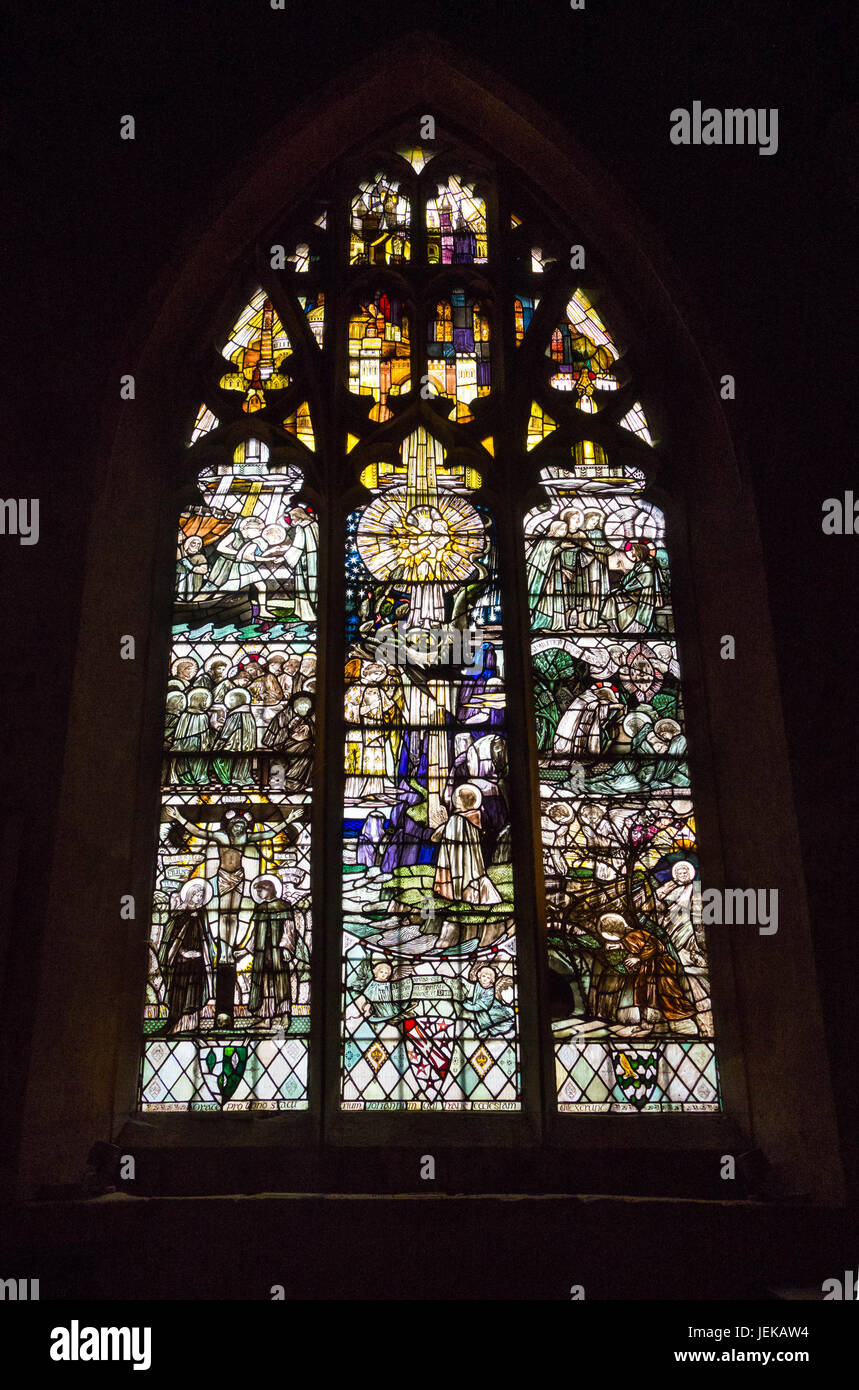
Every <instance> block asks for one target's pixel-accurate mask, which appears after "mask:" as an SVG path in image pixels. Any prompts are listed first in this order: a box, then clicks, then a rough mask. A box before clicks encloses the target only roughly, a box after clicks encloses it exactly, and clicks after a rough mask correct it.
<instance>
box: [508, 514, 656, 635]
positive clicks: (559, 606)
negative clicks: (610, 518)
mask: <svg viewBox="0 0 859 1390" xmlns="http://www.w3.org/2000/svg"><path fill="white" fill-rule="evenodd" d="M605 527H606V518H605V516H604V514H603V512H602V511H601V510H600V509H598V508H596V507H594V508H583V507H575V506H568V507H563V508H562V509H561V511H560V514H559V515H555V514H554V512H552V513H550V514H549V518H547V522H546V524H545V526H543V527H541V528H540V532H539V534H538V535H537V536H536V537H532V538H531V539H530V540H529V542H528V547H527V563H528V598H529V603H530V609H531V627H532V630H534V631H541V630H543V629H549V630H550V631H553V632H572V631H577V630H580V631H595V630H597V631H602V632H648V631H650V630H652V629H653V628H658V629H661V630H663V631H668V630H670V627H671V586H670V578H669V570H668V552H667V551H666V550H665V548H664V545H663V544H662V543H661V541H656V540H646V539H644V538H636V539H617V540H613V539H609V538H608V537H607V535H606V529H605Z"/></svg>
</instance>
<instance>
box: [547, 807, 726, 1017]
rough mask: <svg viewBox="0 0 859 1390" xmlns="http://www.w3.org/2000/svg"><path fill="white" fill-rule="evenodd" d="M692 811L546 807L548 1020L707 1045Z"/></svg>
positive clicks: (707, 1010)
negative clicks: (556, 983)
mask: <svg viewBox="0 0 859 1390" xmlns="http://www.w3.org/2000/svg"><path fill="white" fill-rule="evenodd" d="M690 838H691V827H690V822H689V810H688V803H671V802H667V803H665V804H664V805H663V806H662V807H659V806H654V805H650V806H646V805H644V804H641V805H638V806H635V807H632V806H630V805H628V804H618V803H615V804H613V805H612V804H610V803H606V802H601V801H586V800H581V799H575V800H573V799H571V800H566V799H560V798H554V799H549V800H547V801H546V802H545V803H544V807H543V846H544V862H545V866H546V890H547V902H548V906H549V919H550V943H551V949H552V966H553V969H554V970H555V971H557V972H558V973H559V974H560V975H561V976H562V977H564V978H565V979H566V982H567V986H568V989H569V991H570V992H567V991H563V990H562V991H556V994H555V1001H556V1007H555V1010H554V1012H555V1015H556V1017H560V1018H565V1017H569V1016H571V1015H572V1014H577V1015H578V1016H579V1017H581V1016H584V1017H585V1018H586V1019H589V1020H591V1023H590V1025H587V1024H586V1025H585V1031H589V1029H590V1030H593V1029H596V1030H597V1031H600V1030H606V1029H607V1030H608V1031H609V1032H611V1033H613V1034H616V1035H618V1036H629V1037H632V1036H636V1037H641V1036H647V1035H649V1034H650V1033H653V1032H656V1033H660V1032H661V1033H663V1034H672V1035H674V1034H681V1035H682V1034H689V1033H692V1034H703V1035H705V1036H708V1035H710V1034H711V1033H712V1019H711V1016H710V1005H709V997H708V996H709V988H708V985H707V979H706V971H705V968H704V967H705V959H704V942H703V935H702V930H701V925H700V917H701V914H700V885H699V881H698V867H697V856H696V855H695V853H694V850H693V849H690V848H688V847H684V848H676V847H675V846H676V845H677V842H678V840H682V841H683V842H684V846H688V844H689V841H690Z"/></svg>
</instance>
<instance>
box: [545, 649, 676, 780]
mask: <svg viewBox="0 0 859 1390" xmlns="http://www.w3.org/2000/svg"><path fill="white" fill-rule="evenodd" d="M564 640H565V639H560V638H558V639H554V643H553V642H552V641H551V640H550V639H541V640H539V641H538V642H537V643H535V648H534V703H535V712H536V718H537V743H538V748H539V750H540V753H541V754H542V755H543V756H544V758H545V760H546V766H548V765H549V759H551V761H552V763H553V764H555V765H556V767H557V768H559V769H562V768H567V767H569V766H571V765H572V764H573V763H576V764H581V765H583V775H584V784H583V789H584V790H587V791H588V792H589V793H591V794H594V795H605V796H613V795H619V794H622V793H627V792H641V791H647V790H649V791H657V790H664V789H667V788H671V787H677V788H681V787H688V785H689V775H688V771H687V769H686V764H685V754H686V736H685V734H684V733H683V729H682V726H681V723H680V718H681V701H680V687H679V679H678V676H679V670H678V666H677V660H676V655H675V652H674V647H673V644H672V643H669V642H652V643H649V644H646V643H644V642H642V641H634V642H626V643H618V642H617V641H616V640H613V639H596V638H592V639H589V640H588V645H585V642H576V641H574V640H573V641H567V644H566V645H561V644H562V642H563V641H564Z"/></svg>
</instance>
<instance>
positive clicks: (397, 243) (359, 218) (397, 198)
mask: <svg viewBox="0 0 859 1390" xmlns="http://www.w3.org/2000/svg"><path fill="white" fill-rule="evenodd" d="M410 222H411V218H410V212H409V200H408V198H407V197H406V195H405V193H404V192H403V191H402V190H401V188H400V184H399V181H398V180H397V179H395V178H392V177H390V176H389V175H387V174H377V175H376V177H375V179H373V180H372V181H371V182H366V183H362V184H361V187H360V188H359V190H358V192H357V193H356V194H355V197H354V198H353V199H352V219H351V228H352V236H351V249H350V254H349V260H350V263H351V264H352V265H401V264H402V263H403V262H404V261H407V260H408V259H409V257H410V256H411V240H410V238H411V230H410Z"/></svg>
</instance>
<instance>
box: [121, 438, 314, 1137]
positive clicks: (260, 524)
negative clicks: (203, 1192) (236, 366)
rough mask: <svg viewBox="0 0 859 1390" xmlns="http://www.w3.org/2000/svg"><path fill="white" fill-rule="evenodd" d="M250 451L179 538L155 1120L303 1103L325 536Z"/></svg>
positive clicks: (220, 469)
mask: <svg viewBox="0 0 859 1390" xmlns="http://www.w3.org/2000/svg"><path fill="white" fill-rule="evenodd" d="M301 486H302V477H301V472H300V470H299V469H298V468H297V467H295V466H292V465H289V464H283V463H276V462H274V461H273V460H272V458H271V455H270V450H269V447H268V446H267V445H266V444H264V443H263V442H262V441H261V440H258V439H249V440H247V441H245V442H244V443H242V444H241V445H239V446H238V447H237V448H236V450H235V451H234V456H233V460H232V463H231V464H226V465H219V466H217V467H215V466H208V467H206V468H204V469H203V470H202V471H201V472H200V475H199V491H200V494H201V498H202V500H201V502H200V503H199V504H198V505H194V506H191V507H189V508H188V509H187V510H186V511H185V512H184V513H183V515H182V517H181V519H180V524H179V542H178V553H177V561H176V587H175V598H174V606H173V643H172V650H171V658H170V676H169V679H168V682H167V693H166V699H165V721H164V767H163V773H162V812H161V826H160V833H159V843H158V859H157V870H156V884H155V894H154V898H153V907H152V928H151V936H150V950H149V980H148V985H147V1002H146V1006H145V1021H144V1032H145V1035H146V1042H145V1047H144V1056H143V1068H142V1075H141V1105H142V1108H143V1109H144V1110H187V1109H191V1110H208V1109H221V1108H226V1109H260V1110H289V1109H300V1108H303V1107H305V1106H306V1104H307V1060H308V1059H307V1033H308V1030H309V1022H310V1019H309V1012H310V1000H309V977H310V947H311V911H310V834H311V829H310V806H311V791H310V786H311V772H312V767H313V750H314V720H315V714H314V710H315V703H316V591H317V565H316V555H317V546H318V541H317V529H318V528H317V522H316V517H315V514H314V512H313V509H312V508H310V507H309V506H307V505H306V504H305V503H302V502H301V501H300V500H298V494H299V492H300V489H301Z"/></svg>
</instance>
